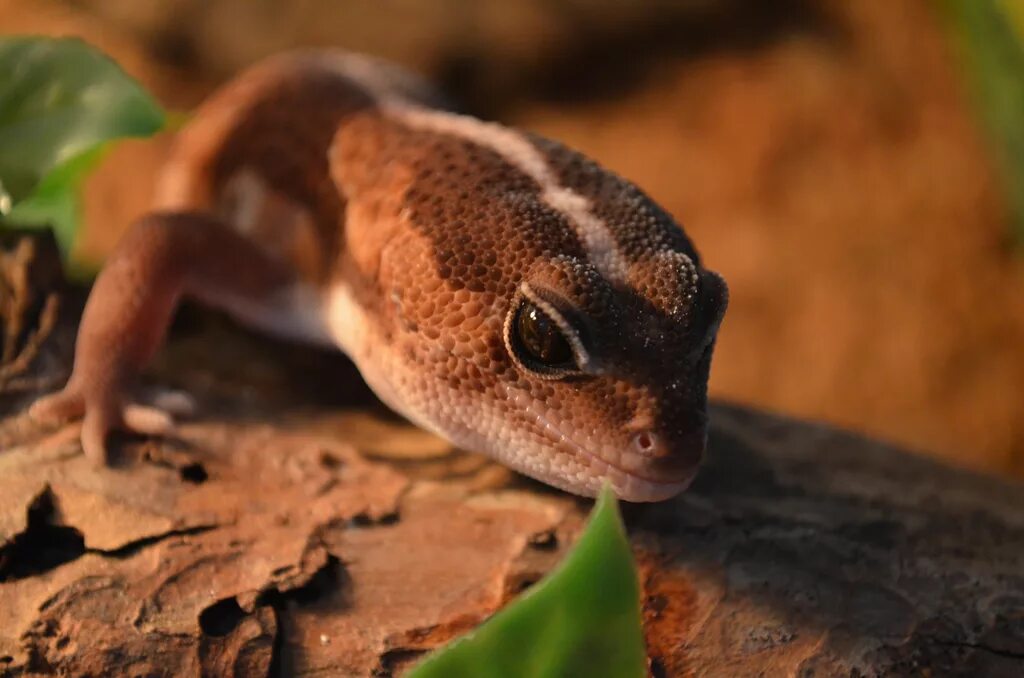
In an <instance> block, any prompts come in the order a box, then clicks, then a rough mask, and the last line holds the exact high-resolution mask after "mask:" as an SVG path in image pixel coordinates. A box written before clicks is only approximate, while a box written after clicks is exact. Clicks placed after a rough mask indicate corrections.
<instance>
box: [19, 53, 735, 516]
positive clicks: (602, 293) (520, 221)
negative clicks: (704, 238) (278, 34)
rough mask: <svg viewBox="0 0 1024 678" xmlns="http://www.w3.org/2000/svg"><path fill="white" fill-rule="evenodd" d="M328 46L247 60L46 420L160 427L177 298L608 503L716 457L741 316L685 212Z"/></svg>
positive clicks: (201, 129)
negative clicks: (724, 346)
mask: <svg viewBox="0 0 1024 678" xmlns="http://www.w3.org/2000/svg"><path fill="white" fill-rule="evenodd" d="M439 101H440V98H439V97H437V96H436V95H435V94H433V93H432V92H431V91H430V89H429V88H428V87H426V86H425V85H423V84H422V83H420V82H419V81H417V80H416V79H415V78H413V77H412V76H409V75H407V74H405V73H403V72H401V71H398V70H397V69H394V68H392V67H389V66H387V65H385V64H381V63H378V62H375V61H371V60H368V59H365V58H362V57H356V56H352V55H344V54H339V53H337V52H305V53H299V54H292V55H286V56H282V57H277V58H275V59H272V60H270V61H268V62H267V63H265V64H263V65H260V66H257V67H256V68H254V69H252V70H251V71H249V72H248V73H246V74H244V75H242V76H241V77H240V78H238V79H237V80H236V81H235V82H233V83H232V84H230V85H228V86H227V87H225V88H224V89H223V90H221V92H219V93H218V94H216V95H214V97H212V98H211V100H210V101H209V102H207V103H206V104H205V105H204V106H203V108H202V109H201V110H200V111H199V113H198V115H197V116H196V118H195V120H194V121H193V122H192V123H191V124H190V126H189V127H188V128H187V129H186V130H184V131H183V132H182V134H181V135H180V138H179V141H178V147H177V150H176V151H175V153H174V155H173V157H172V158H171V160H170V162H169V163H168V167H167V171H166V175H165V177H164V179H163V182H162V188H161V194H162V195H161V199H160V201H159V202H160V204H159V208H160V209H161V211H158V212H155V213H154V214H152V215H150V216H149V217H147V218H145V219H143V220H142V221H141V222H140V223H139V224H137V225H136V226H135V227H134V228H133V230H132V231H131V233H130V234H129V235H128V236H126V238H125V239H124V241H123V242H122V243H121V244H120V245H119V248H118V251H117V252H116V253H115V255H114V256H113V257H112V259H111V261H110V262H109V263H108V265H107V267H106V268H105V269H104V271H103V273H101V275H100V277H99V278H98V279H97V282H96V286H95V288H94V289H93V292H92V295H91V297H90V300H89V302H88V305H87V307H86V312H85V315H84V317H83V320H82V327H81V330H80V333H79V341H78V346H77V353H76V359H75V367H74V372H73V374H72V377H71V379H70V380H69V382H68V385H67V386H66V387H65V389H64V390H63V391H62V392H61V393H58V394H56V395H53V396H50V397H48V398H46V399H43V400H41V401H39V402H38V403H36V404H35V405H34V406H33V408H32V413H33V415H34V416H36V417H38V418H41V419H52V418H60V417H68V416H79V415H82V414H84V416H85V425H84V426H83V433H82V442H83V447H84V449H85V451H86V453H87V454H88V455H89V456H90V457H92V458H93V459H95V460H97V461H102V460H103V459H105V445H104V439H105V436H106V433H107V431H108V430H109V429H111V428H116V427H125V428H130V429H135V430H141V431H143V432H152V431H156V432H160V431H165V430H166V429H167V428H168V426H169V419H168V418H167V417H166V415H163V414H162V413H161V412H160V411H158V410H154V409H152V408H143V407H141V406H138V405H134V404H131V402H130V400H129V393H130V392H131V386H132V383H133V379H134V377H135V376H136V375H137V374H138V372H139V370H140V369H142V367H143V365H144V364H145V363H146V361H147V360H148V359H149V358H150V357H151V355H152V353H153V352H154V351H155V350H156V348H157V347H158V345H159V343H160V342H161V341H162V338H163V335H164V332H165V330H166V327H167V324H168V320H169V318H170V316H171V314H172V313H173V310H174V307H175V305H176V302H177V299H178V298H179V296H180V295H182V294H188V295H193V296H197V297H199V298H200V299H201V300H203V301H206V302H208V303H210V304H213V305H216V306H220V307H223V308H225V309H227V310H228V311H229V312H232V313H234V314H235V315H237V316H238V317H239V318H241V319H242V320H245V321H247V322H250V323H252V324H254V325H257V326H259V327H262V328H264V329H266V330H268V331H271V332H276V333H279V334H284V335H289V336H292V337H298V338H304V339H307V340H311V341H318V342H327V343H332V344H335V345H337V346H339V347H340V348H342V349H343V350H344V351H345V352H346V353H348V354H349V356H350V357H351V358H352V359H353V360H354V361H355V363H356V364H357V365H358V366H359V369H360V371H361V372H362V374H363V376H364V377H365V378H366V380H367V382H368V383H369V384H370V386H371V387H372V388H373V389H374V390H375V391H376V392H377V394H378V395H379V396H380V397H381V398H382V399H383V400H384V401H385V402H387V403H388V404H389V405H390V406H392V407H393V408H395V409H396V410H398V411H399V412H401V413H403V414H405V415H406V416H408V417H409V418H410V419H412V420H413V421H415V422H417V423H419V424H420V425H422V426H424V427H426V428H428V429H431V430H433V431H435V432H437V433H439V434H440V435H442V436H445V437H447V438H448V439H450V440H452V441H453V442H455V443H456V444H458V445H462V446H464V447H467V448H469V449H474V450H478V451H481V452H485V453H487V454H490V455H492V456H494V457H495V458H497V459H498V460H500V461H502V462H503V463H505V464H507V465H509V466H511V467H512V468H514V469H517V470H519V471H522V472H523V473H526V474H528V475H531V476H534V477H536V478H538V479H540V480H543V481H545V482H548V483H550V484H552V485H555V486H557V487H561V488H563V489H566V490H569V491H571V492H575V493H579V494H585V495H593V494H595V493H596V492H597V491H598V490H599V489H600V487H601V485H602V483H603V482H604V480H606V479H607V480H609V481H610V482H611V483H612V485H613V487H614V488H615V490H616V491H617V493H618V494H619V496H621V497H623V498H624V499H627V500H631V501H656V500H660V499H665V498H668V497H671V496H673V495H674V494H676V493H678V492H680V491H682V490H683V489H684V488H685V487H686V485H687V484H688V483H689V482H690V480H691V479H692V477H693V474H694V473H695V471H696V468H697V465H698V463H699V461H700V458H701V455H702V453H703V450H704V447H705V441H706V435H707V415H706V389H707V378H708V370H709V368H710V362H711V352H712V348H713V345H714V338H715V334H716V332H717V329H718V325H719V323H720V322H721V319H722V315H723V313H724V311H725V306H726V303H727V291H726V287H725V283H724V282H723V281H722V279H721V278H720V277H719V276H718V275H716V274H714V273H712V272H710V271H708V270H706V269H704V268H703V267H702V266H701V264H700V259H699V257H698V255H697V253H696V251H695V250H694V248H693V246H692V245H691V243H690V242H689V240H688V239H687V238H686V236H685V235H684V233H683V231H682V230H681V229H680V228H679V226H678V225H677V224H676V223H675V222H674V221H673V220H672V218H671V217H670V216H669V215H668V214H666V213H665V212H664V211H663V210H661V209H660V208H659V207H658V206H657V205H656V204H654V203H653V202H652V201H651V200H650V199H649V198H647V197H646V196H645V195H644V194H643V193H642V192H641V191H640V190H639V189H638V188H636V187H635V186H633V185H632V184H630V183H629V182H627V181H625V180H623V179H621V178H619V177H617V176H615V175H614V174H612V173H610V172H608V171H607V170H604V169H602V168H601V167H599V166H598V165H596V164H595V163H593V162H592V161H590V160H588V159H587V158H585V157H583V156H582V155H580V154H578V153H576V152H574V151H572V150H569V149H567V148H565V147H563V146H561V145H559V144H557V143H555V142H552V141H548V140H546V139H542V138H539V137H535V136H531V135H526V134H523V133H519V132H516V131H513V130H509V129H507V128H503V127H500V126H498V125H494V124H490V123H483V122H480V121H477V120H475V119H472V118H467V117H464V116H458V115H454V114H451V113H446V112H443V111H442V110H440V109H438V108H436V106H437V104H438V102H439Z"/></svg>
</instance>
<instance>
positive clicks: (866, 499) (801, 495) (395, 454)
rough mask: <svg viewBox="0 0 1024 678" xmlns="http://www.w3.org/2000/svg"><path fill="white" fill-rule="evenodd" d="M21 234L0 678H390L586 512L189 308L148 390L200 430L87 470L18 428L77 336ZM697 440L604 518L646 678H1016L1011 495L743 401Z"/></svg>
mask: <svg viewBox="0 0 1024 678" xmlns="http://www.w3.org/2000/svg"><path fill="white" fill-rule="evenodd" d="M39 242H40V241H34V242H33V243H32V244H31V247H29V246H28V245H24V244H22V245H14V244H10V243H8V246H7V250H6V251H5V254H4V255H3V256H2V257H0V261H2V262H3V264H2V266H3V268H2V270H0V280H5V281H10V280H20V281H23V282H29V281H33V284H23V285H21V286H20V287H17V286H12V285H5V286H3V287H2V289H3V290H4V292H3V293H4V294H5V295H7V296H6V297H5V300H4V302H3V303H2V304H0V309H15V308H19V309H23V310H24V309H36V310H35V311H34V312H31V313H27V314H26V313H21V314H15V313H14V312H13V311H7V310H5V311H4V312H5V313H6V315H5V317H4V318H3V323H4V326H5V327H12V326H15V325H13V323H16V322H17V323H22V324H21V325H17V326H18V327H19V328H20V329H19V332H17V336H18V337H19V338H18V339H17V340H11V341H12V342H15V343H17V345H18V346H17V347H16V348H12V349H10V350H9V351H5V354H4V355H5V361H6V363H5V364H6V365H7V366H10V365H11V364H14V362H15V361H17V360H18V358H17V356H22V355H24V351H25V350H26V347H27V346H29V344H31V343H32V342H35V344H33V346H34V348H31V350H32V351H34V353H33V355H32V356H31V359H23V360H22V361H21V363H20V364H19V365H18V366H17V367H16V368H7V367H5V368H0V369H7V370H8V371H7V372H2V374H5V375H7V377H6V381H4V382H3V383H2V385H0V389H4V391H3V393H0V417H2V418H0V450H2V453H0V675H10V676H25V675H36V674H53V673H57V674H62V675H95V676H100V675H128V676H143V675H144V676H177V675H197V674H199V673H202V674H204V675H236V676H259V675H332V676H333V675H355V676H367V675H378V676H379V675H392V674H397V673H401V671H402V669H403V668H406V667H408V666H409V665H410V664H411V663H412V662H413V661H415V659H416V658H417V657H419V656H420V655H421V654H422V653H423V652H424V651H426V650H429V649H430V648H433V647H436V646H438V645H439V644H442V643H444V642H445V641H447V640H449V639H450V638H452V637H454V636H456V635H457V634H459V633H461V632H463V631H465V630H466V629H469V628H472V627H473V626H474V625H475V624H477V623H478V622H479V621H481V620H482V619H484V618H486V617H487V616H488V615H490V614H491V613H493V612H494V611H495V610H497V609H498V608H499V607H501V606H502V605H503V604H504V603H505V602H507V601H508V600H509V599H511V598H512V597H513V596H515V594H516V593H517V592H518V591H520V590H522V589H523V588H524V587H525V586H527V585H528V584H530V583H531V582H533V581H535V580H536V579H538V578H539V577H541V576H542V575H543V574H544V573H545V572H546V571H547V570H548V569H550V568H551V567H552V566H553V564H554V563H556V562H558V560H559V559H560V558H561V557H562V556H563V555H564V554H565V552H566V551H567V549H568V548H569V547H570V546H571V544H572V542H573V540H574V538H575V536H576V535H577V534H578V532H579V530H580V528H581V526H582V523H583V520H584V519H585V517H586V514H587V511H588V510H589V507H590V503H589V502H588V501H584V500H580V499H576V498H573V497H570V496H568V495H565V494H562V493H559V492H556V491H553V490H550V489H548V488H545V487H543V486H541V485H539V484H536V483H533V482H530V481H528V480H525V479H523V478H520V477H518V476H515V475H513V474H511V473H509V472H507V471H505V470H504V469H502V468H501V467H498V466H496V465H494V464H492V463H490V462H488V461H486V460H485V459H483V458H482V457H479V456H477V455H473V454H469V453H465V452H460V451H457V450H454V449H451V448H450V447H449V446H448V445H446V444H445V443H443V442H441V441H439V440H438V439H436V438H434V437H432V436H430V435H429V434H426V433H423V432H420V431H418V430H416V429H414V428H412V427H411V426H409V425H407V424H405V423H403V422H401V421H400V420H398V419H396V418H395V417H394V416H392V415H390V414H388V413H387V412H386V411H385V410H384V409H383V408H382V407H381V406H380V405H379V404H378V403H376V401H374V400H373V399H372V397H371V396H369V394H368V393H367V392H366V388H365V386H364V385H363V384H362V382H361V381H360V380H359V378H358V375H357V374H356V373H355V371H354V370H353V368H352V367H351V365H349V364H348V363H347V361H345V360H344V359H343V358H341V357H339V356H336V355H332V354H329V353H320V352H315V351H312V352H311V351H309V350H308V349H303V348H295V347H291V346H287V345H283V344H276V343H273V342H270V341H268V340H264V339H260V338H258V337H255V336H252V335H250V334H248V333H246V332H244V331H242V330H239V329H238V328H235V327H233V326H232V325H230V323H228V322H226V321H224V320H223V319H221V318H218V317H216V316H210V315H207V314H203V313H200V312H197V311H195V310H194V309H193V310H189V309H186V310H185V312H184V313H183V314H182V316H181V317H180V318H179V321H178V323H177V325H176V327H175V330H174V339H173V340H172V342H171V343H170V345H169V346H168V348H167V349H166V350H165V351H164V352H163V354H162V355H161V357H160V359H159V362H158V364H157V365H156V366H155V368H154V370H153V371H152V372H151V375H150V377H151V379H152V381H153V382H154V383H161V384H171V385H174V386H177V387H181V388H185V389H187V390H189V391H190V392H191V393H192V394H193V395H194V396H196V397H197V398H198V400H199V402H200V404H201V406H202V410H201V411H202V417H201V418H200V419H197V420H195V421H192V422H187V423H184V424H183V425H182V426H181V427H180V432H179V435H177V436H175V437H174V438H169V439H166V440H146V439H140V438H131V439H129V438H124V439H122V440H120V441H119V445H118V446H117V447H118V449H119V455H118V463H117V464H116V465H115V467H113V468H110V469H98V468H94V467H92V466H91V465H90V464H88V463H87V462H86V460H85V459H84V458H83V457H82V455H81V453H80V450H79V447H78V444H77V442H76V432H77V428H76V426H74V425H70V426H67V427H64V428H62V429H60V430H49V431H43V430H39V429H38V428H37V427H35V426H34V425H33V424H32V423H31V422H28V421H27V420H26V418H25V417H24V416H23V415H21V414H19V412H20V410H21V409H22V408H23V406H24V405H25V404H26V403H27V402H29V400H30V399H31V397H32V394H31V388H29V386H33V387H37V388H50V387H52V386H53V385H54V384H55V383H59V381H60V379H61V378H63V376H64V375H65V374H66V369H67V362H68V359H69V357H70V356H69V347H70V341H69V337H70V336H71V335H72V334H73V331H74V313H73V312H68V311H65V312H64V313H63V314H60V313H58V314H57V317H58V318H63V319H64V320H61V321H59V322H48V321H47V320H46V314H45V313H40V312H39V308H41V306H40V304H39V303H24V302H25V299H26V298H27V297H24V298H14V297H15V296H17V295H26V294H29V292H30V291H31V293H32V294H34V295H36V296H34V297H32V298H35V299H48V298H50V297H49V296H48V291H49V290H50V289H51V286H52V285H53V284H54V280H53V277H52V276H48V275H29V273H30V272H31V271H44V270H50V269H48V268H47V266H48V265H47V264H46V262H40V261H38V258H39V257H40V256H43V257H45V256H47V255H50V256H52V250H50V249H49V248H48V247H46V246H39ZM18 248H28V249H31V250H32V251H31V253H29V252H28V250H27V249H18ZM12 252H18V253H20V254H18V255H17V256H15V255H13V254H12ZM29 254H31V255H32V256H29ZM33 262H34V263H33ZM19 290H20V291H19ZM40 295H41V296H40ZM64 298H67V297H64ZM43 306H45V303H44V304H43ZM51 312H52V313H56V311H51ZM15 315H17V316H18V318H17V319H15V317H14V316H15ZM47 323H48V324H47ZM32 328H35V329H39V330H40V332H39V333H36V332H34V330H33V329H32ZM4 336H14V333H12V332H8V333H7V334H5V335H4ZM12 356H13V357H12ZM15 371H17V372H18V374H19V376H18V378H17V379H14V377H13V376H12V374H10V373H13V372H15ZM11 384H16V385H17V386H16V387H12V386H11ZM713 422H714V430H713V433H712V444H711V448H712V453H711V455H710V459H709V460H708V463H707V465H706V467H705V468H704V470H703V471H702V473H701V475H700V477H699V479H698V481H697V482H696V484H695V486H694V487H693V488H692V490H691V491H689V492H687V493H686V494H684V495H683V496H681V497H679V498H678V499H676V500H674V501H670V502H666V503H662V504H657V505H645V506H626V507H624V508H625V517H626V520H627V524H628V528H629V531H630V535H631V537H632V539H633V543H634V548H635V553H636V556H637V559H638V562H639V565H640V570H641V579H642V584H643V591H644V599H643V605H644V614H645V620H646V629H645V631H646V636H647V642H648V649H649V654H650V657H651V660H650V670H651V673H652V674H653V675H654V676H684V675H700V676H745V675H772V676H775V675H818V676H833V675H861V676H872V675H932V676H938V675H977V676H981V675H984V676H1019V675H1024V488H1022V487H1021V486H1019V485H1010V484H1004V483H1002V482H999V481H997V480H993V479H989V478H983V477H979V476H974V475H969V474H967V473H965V472H961V471H957V470H953V469H950V468H947V467H944V466H941V465H939V464H938V463H935V462H932V461H927V460H925V459H922V458H919V457H915V456H912V455H909V454H907V453H905V452H902V451H899V450H896V449H893V448H891V447H888V446H886V445H883V444H880V443H876V442H872V441H869V440H865V439H861V438H858V437H856V436H853V435H850V434H846V433H843V432H840V431H836V430H834V429H831V428H827V427H824V426H819V425H815V424H810V423H804V422H797V421H791V420H785V419H781V418H778V417H774V416H770V415H767V414H763V413H759V412H755V411H752V410H748V409H744V408H740V407H734V406H727V405H718V406H716V407H715V408H714V411H713Z"/></svg>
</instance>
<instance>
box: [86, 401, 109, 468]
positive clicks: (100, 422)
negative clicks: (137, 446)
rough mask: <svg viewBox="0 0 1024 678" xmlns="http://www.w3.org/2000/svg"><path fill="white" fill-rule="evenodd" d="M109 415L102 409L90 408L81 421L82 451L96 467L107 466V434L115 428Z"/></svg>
mask: <svg viewBox="0 0 1024 678" xmlns="http://www.w3.org/2000/svg"><path fill="white" fill-rule="evenodd" d="M112 419H113V418H112V417H111V414H110V412H109V411H108V410H106V409H103V408H90V409H88V410H87V411H86V413H85V419H84V420H83V421H82V437H81V439H82V451H83V452H84V453H85V457H86V459H88V460H89V461H91V462H93V463H94V464H96V465H97V466H106V465H107V434H108V433H109V432H110V429H112V428H115V425H114V424H115V423H116V422H114V421H112Z"/></svg>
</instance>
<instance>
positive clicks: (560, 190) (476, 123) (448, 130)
mask: <svg viewBox="0 0 1024 678" xmlns="http://www.w3.org/2000/svg"><path fill="white" fill-rule="evenodd" d="M380 104H381V107H382V109H383V110H385V111H386V112H387V113H388V114H389V115H391V116H392V117H394V118H395V119H396V120H398V121H400V122H402V123H403V124H406V125H408V126H409V127H412V128H414V129H420V130H426V131H431V132H439V133H443V134H449V135H451V136H454V137H459V138H461V139H466V140H468V141H471V142H473V143H475V144H477V145H479V146H482V147H484V148H488V149H490V150H492V151H494V152H495V153H497V154H498V155H500V156H501V157H502V158H504V159H505V160H506V161H508V162H509V163H510V164H511V165H513V166H515V167H516V169H518V170H519V171H521V172H522V173H524V174H526V175H527V176H529V177H530V178H531V179H533V180H534V181H536V182H537V184H538V185H539V186H540V191H541V200H543V201H544V202H545V203H546V204H547V205H548V206H549V207H551V208H552V209H554V210H555V211H557V212H559V213H560V214H562V215H563V216H564V217H565V218H566V220H567V221H568V222H569V224H570V225H571V226H572V228H573V230H574V231H575V232H576V236H577V237H578V238H579V240H580V242H581V243H583V247H584V249H585V250H586V252H587V257H588V259H589V260H590V262H591V263H592V264H593V265H594V267H595V268H596V269H597V270H598V271H599V272H600V273H601V275H603V276H604V277H605V278H606V279H608V280H610V281H613V282H621V281H623V280H625V278H626V274H627V272H628V271H629V265H628V263H627V262H626V259H625V257H623V256H622V253H621V252H620V251H619V249H618V247H617V246H616V243H615V237H614V236H613V235H612V232H611V229H609V228H608V225H607V224H606V223H605V222H604V221H603V220H602V219H600V218H599V217H597V216H595V215H594V214H593V212H591V210H590V201H589V200H587V198H586V197H584V196H582V195H580V194H579V193H576V192H575V191H573V190H572V189H569V188H566V187H565V186H561V185H560V184H559V183H558V179H557V177H556V176H555V174H554V172H552V171H551V168H550V167H549V166H548V163H547V161H546V160H545V159H544V156H543V155H541V153H540V151H538V150H537V148H536V147H535V146H534V145H533V144H532V143H531V142H530V141H529V139H527V138H526V137H525V136H523V135H522V134H520V133H519V132H516V131H515V130H512V129H509V128H507V127H503V126H502V125H498V124H496V123H490V122H483V121H482V120H477V119H476V118H472V117H469V116H465V115H456V114H454V113H446V112H443V111H434V110H431V109H427V108H421V107H418V106H408V105H394V104H391V102H388V101H380Z"/></svg>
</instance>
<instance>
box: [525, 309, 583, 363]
mask: <svg viewBox="0 0 1024 678" xmlns="http://www.w3.org/2000/svg"><path fill="white" fill-rule="evenodd" d="M510 334H511V337H510V338H511V339H512V345H513V347H514V349H515V351H516V353H517V354H518V356H517V357H518V358H519V359H520V360H521V361H522V362H523V363H524V365H525V366H526V367H529V368H531V369H534V370H537V371H547V370H552V369H555V370H562V369H566V368H570V369H571V368H574V367H575V366H576V361H575V357H574V356H573V352H572V347H571V346H570V345H569V341H568V340H567V339H566V337H565V335H564V334H562V330H561V329H560V328H559V327H558V325H557V324H556V323H555V321H554V320H552V319H551V318H549V317H548V315H547V314H546V313H544V311H542V310H541V309H540V308H538V307H537V306H536V305H535V304H533V303H530V302H525V303H523V305H522V306H520V307H519V310H518V311H517V312H516V317H515V320H514V321H513V326H512V332H511V333H510Z"/></svg>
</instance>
